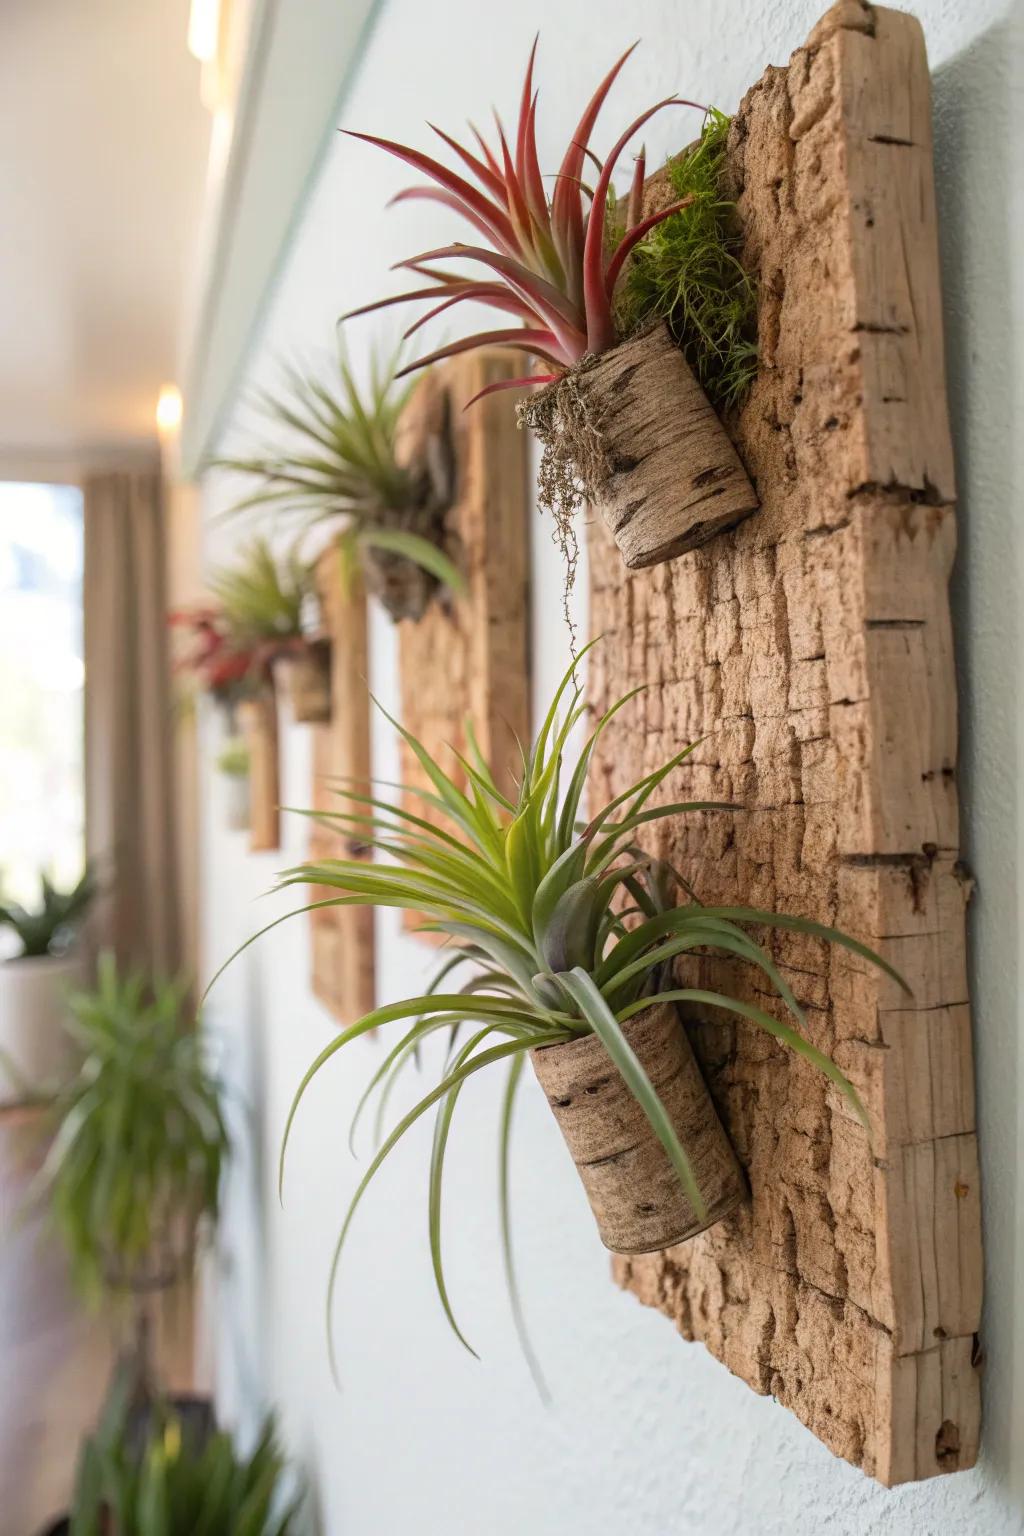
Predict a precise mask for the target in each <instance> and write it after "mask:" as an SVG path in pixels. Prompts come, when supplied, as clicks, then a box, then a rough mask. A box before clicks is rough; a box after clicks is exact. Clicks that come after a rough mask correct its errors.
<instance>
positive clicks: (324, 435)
mask: <svg viewBox="0 0 1024 1536" xmlns="http://www.w3.org/2000/svg"><path fill="white" fill-rule="evenodd" d="M411 389H412V386H411V385H409V384H407V385H405V386H404V388H399V387H397V386H396V383H395V373H394V363H393V362H392V363H390V364H388V365H387V366H383V365H382V364H381V363H380V361H379V359H378V358H377V357H376V356H374V359H373V364H372V370H371V381H370V386H369V388H368V389H367V390H365V391H361V390H360V388H359V386H358V385H357V383H356V380H355V378H354V376H353V374H352V372H351V369H350V368H349V366H348V363H347V362H346V360H345V357H344V355H343V354H341V353H339V355H338V358H337V370H336V377H334V378H331V379H330V380H329V381H327V382H324V381H322V380H321V379H320V378H319V377H318V376H317V374H316V373H314V372H313V371H311V370H310V371H306V372H301V371H300V370H299V369H297V368H293V367H286V368H284V369H283V377H282V381H281V384H280V386H279V388H278V389H277V391H276V392H272V393H271V392H266V393H264V394H262V395H261V396H260V397H259V399H258V406H259V410H260V413H261V417H262V429H263V430H267V429H268V428H269V429H270V430H271V432H272V433H273V434H274V435H275V436H278V437H280V438H281V441H280V444H279V446H276V447H273V448H272V449H271V450H270V451H269V452H264V453H260V454H250V455H243V456H238V457H233V458H222V459H215V460H213V461H212V462H213V464H214V465H215V466H216V467H219V468H222V469H228V470H231V471H234V472H235V473H238V474H242V475H246V476H248V477H250V478H251V479H253V480H255V481H256V483H257V489H256V490H255V491H253V492H252V494H251V495H248V496H246V497H244V498H243V499H241V500H240V501H238V502H237V503H236V504H235V506H234V507H233V508H232V509H231V510H232V512H233V513H239V512H249V513H252V512H258V511H270V512H273V513H280V514H283V515H285V516H290V517H292V518H295V519H297V520H298V521H299V523H300V525H301V526H302V527H303V528H306V527H308V526H309V525H310V524H312V523H318V522H323V521H328V520H329V521H330V522H332V523H340V525H341V527H340V531H339V533H338V535H337V542H338V548H339V553H340V557H341V559H342V561H343V563H344V565H345V567H346V568H351V567H353V566H354V565H355V564H357V563H358V564H359V565H360V566H361V567H362V571H363V575H364V577H365V580H366V584H367V587H368V589H369V590H370V591H371V592H373V593H374V594H375V595H376V596H377V597H378V598H379V599H380V601H381V603H382V604H383V605H384V607H385V609H386V610H387V612H388V613H389V614H390V616H391V618H392V619H394V620H395V621H396V622H397V621H398V620H400V619H419V618H422V616H423V613H424V612H425V610H426V607H427V604H428V602H429V601H430V600H431V598H432V597H433V596H434V594H435V593H436V592H437V591H438V589H439V587H441V588H450V589H455V590H457V589H458V588H459V587H460V586H461V584H462V582H461V577H460V576H459V573H458V570H457V568H456V566H455V565H454V564H453V562H452V560H451V559H450V558H449V555H448V553H447V552H446V550H445V526H444V518H445V512H446V510H447V508H448V506H449V504H450V502H451V497H452V488H453V483H454V474H455V466H454V464H453V462H452V448H451V441H450V436H449V433H448V428H447V423H446V422H438V423H436V424H435V427H434V430H432V431H431V432H430V433H428V434H426V436H425V437H424V439H423V441H422V442H417V443H409V444H403V443H402V441H401V434H400V429H399V421H400V417H401V414H402V410H403V408H404V406H405V404H406V401H407V400H408V397H409V394H410V393H411Z"/></svg>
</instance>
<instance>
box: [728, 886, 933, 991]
mask: <svg viewBox="0 0 1024 1536" xmlns="http://www.w3.org/2000/svg"><path fill="white" fill-rule="evenodd" d="M702 910H703V912H704V913H705V915H706V916H708V917H724V918H727V919H728V920H729V921H731V922H734V923H761V924H763V925H764V926H765V927H766V928H785V929H788V930H789V931H790V932H792V933H806V934H809V935H811V937H813V938H816V939H824V940H825V942H826V943H828V944H839V945H840V946H841V947H842V948H843V949H848V950H849V951H850V953H851V954H854V955H859V956H860V958H861V959H862V960H867V961H869V962H870V963H871V964H872V965H874V966H876V967H877V968H878V970H880V971H884V972H885V974H886V975H887V976H888V977H889V979H890V980H891V981H894V982H895V983H896V985H897V986H898V987H899V988H900V990H901V991H902V992H903V993H904V994H905V995H906V996H907V997H913V995H914V994H913V992H912V990H911V988H910V987H909V986H908V985H907V983H906V981H905V980H904V979H903V977H902V976H901V975H900V973H899V971H898V970H897V969H896V967H895V966H893V965H890V964H889V962H888V960H884V959H883V958H882V956H881V955H880V954H878V953H877V952H876V951H875V950H873V949H871V948H870V946H869V945H867V944H862V943H861V942H860V940H859V939H853V938H851V937H850V935H849V934H848V933H843V932H842V930H841V929H839V928H830V927H829V926H828V925H827V924H826V923H816V922H814V921H813V919H811V918H809V917H795V916H793V915H792V914H790V913H788V912H764V911H761V910H760V909H759V908H757V907H704V908H703V909H702Z"/></svg>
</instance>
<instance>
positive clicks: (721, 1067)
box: [591, 0, 982, 1484]
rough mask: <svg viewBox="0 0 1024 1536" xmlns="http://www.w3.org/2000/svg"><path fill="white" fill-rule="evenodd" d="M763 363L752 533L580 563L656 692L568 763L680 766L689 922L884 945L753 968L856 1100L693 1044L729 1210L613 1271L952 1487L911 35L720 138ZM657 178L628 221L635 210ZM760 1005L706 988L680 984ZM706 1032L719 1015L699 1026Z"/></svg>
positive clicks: (965, 1457) (789, 951) (954, 1174)
mask: <svg viewBox="0 0 1024 1536" xmlns="http://www.w3.org/2000/svg"><path fill="white" fill-rule="evenodd" d="M730 165H731V171H732V174H733V176H734V178H735V188H736V194H737V197H738V207H739V212H740V215H741V217H742V220H743V226H744V245H745V259H746V262H747V264H748V266H749V267H750V268H751V270H753V271H754V272H755V273H756V275H757V278H758V282H759V291H760V300H759V338H760V367H759V372H758V377H757V380H756V382H755V384H754V387H753V390H752V392H751V394H750V396H749V397H748V399H747V400H746V402H745V403H744V405H743V408H742V410H741V412H740V413H739V416H738V417H737V419H736V420H735V421H734V422H733V423H732V424H731V429H732V431H733V436H734V440H735V442H736V445H737V447H738V448H739V451H740V454H741V456H742V458H743V460H744V462H745V464H746V466H747V469H748V471H749V473H750V474H751V476H752V477H753V478H754V480H755V482H756V485H757V489H758V493H759V495H760V498H761V512H760V514H759V515H758V516H757V517H754V518H750V519H749V520H748V521H747V522H745V523H743V524H742V525H741V526H740V527H738V528H736V529H735V530H734V531H732V532H729V533H725V534H723V535H721V536H720V537H718V538H716V539H714V540H712V541H711V542H710V543H708V544H707V545H706V546H704V547H703V548H702V549H699V550H696V551H694V552H692V553H690V554H687V555H684V556H682V557H681V558H680V559H677V560H675V561H673V562H671V563H670V564H668V565H666V566H662V567H660V568H658V569H657V570H654V571H652V572H639V573H637V574H634V575H630V574H628V573H625V572H624V571H623V569H622V561H621V558H620V556H619V554H618V551H617V550H616V548H615V546H614V544H613V543H612V541H611V539H610V538H609V537H608V536H607V535H606V534H605V533H604V531H603V529H602V528H600V527H599V526H597V527H595V528H594V529H593V537H592V539H591V578H592V622H591V629H592V633H594V634H603V635H604V636H605V639H604V641H603V643H602V644H601V645H600V646H599V647H598V648H597V649H596V651H595V652H594V653H593V664H592V668H591V680H592V695H593V704H594V707H595V709H596V710H597V711H600V710H602V709H603V708H604V707H606V705H607V704H608V702H609V701H610V700H612V699H615V698H618V697H619V696H620V695H621V694H623V693H624V692H625V691H626V690H627V689H628V688H630V687H631V686H633V685H634V684H637V683H644V684H648V685H653V686H650V689H649V691H648V692H647V693H645V694H643V695H641V697H640V698H639V699H638V700H637V701H636V703H635V704H634V705H632V706H631V707H630V709H629V710H627V711H624V712H623V715H622V716H621V717H619V719H617V720H616V722H615V724H614V725H613V727H612V729H610V730H609V731H608V732H607V734H606V735H605V737H604V738H603V741H602V744H601V747H600V749H599V752H598V754H597V758H596V776H597V795H598V799H599V800H600V801H603V798H604V797H605V796H606V795H612V794H614V793H615V792H616V791H618V790H619V789H621V788H623V787H624V786H625V785H626V784H628V783H629V782H631V781H632V780H634V779H636V778H637V777H639V776H640V774H642V773H644V772H645V771H647V770H648V769H650V768H652V767H653V766H655V765H657V764H658V763H661V762H663V761H664V760H665V759H666V758H667V757H668V756H670V755H671V754H672V753H673V752H675V751H676V750H677V749H678V748H679V746H680V745H681V743H684V742H687V741H694V740H697V739H699V738H702V737H703V738H706V739H705V740H704V742H703V744H702V746H701V747H700V748H699V749H698V752H697V754H696V755H695V757H694V759H693V760H692V766H690V765H687V767H686V768H685V770H680V772H679V775H678V778H674V780H673V785H672V793H671V796H670V798H672V799H683V798H686V797H687V795H688V794H690V795H692V796H694V797H697V798H708V799H716V800H722V799H728V800H732V801H734V802H735V803H737V804H738V805H739V806H741V807H743V808H744V809H743V810H742V811H740V812H739V813H737V814H736V815H735V816H730V817H724V816H718V817H715V816H710V815H709V816H704V817H700V816H695V817H692V818H688V819H687V820H686V822H685V823H681V824H669V825H668V826H667V828H666V831H665V835H664V839H663V842H662V845H661V848H660V850H659V851H662V852H665V853H667V854H669V855H670V856H671V857H672V858H673V859H674V860H675V862H676V863H677V864H678V865H679V866H680V868H681V869H682V871H683V872H684V874H685V875H686V876H687V877H688V879H689V880H690V881H692V883H693V886H694V888H695V889H696V891H697V892H698V894H699V895H700V898H701V899H702V900H703V901H706V902H711V903H724V904H730V905H731V904H735V903H742V904H744V905H754V906H759V907H768V908H778V909H784V910H787V911H790V912H796V913H801V914H803V915H806V916H809V917H813V918H817V919H819V920H821V921H823V922H826V923H830V924H835V925H837V926H838V927H840V928H843V929H845V930H846V931H847V932H849V933H852V934H854V935H857V936H859V937H861V938H863V939H864V940H865V941H866V942H867V943H869V944H871V945H872V946H874V947H875V948H877V949H880V950H881V951H882V952H883V953H884V954H885V955H886V956H887V957H888V958H889V959H890V960H891V961H892V962H893V963H894V964H895V965H896V966H897V967H898V968H899V970H900V971H901V972H902V974H903V975H904V976H905V977H906V978H907V980H908V981H909V983H910V985H911V986H912V988H913V993H914V996H913V998H912V999H908V998H906V997H905V996H903V995H902V994H901V993H900V992H899V991H898V990H897V988H896V987H895V986H894V985H893V984H891V983H889V982H887V981H886V980H885V979H884V978H882V977H880V975H879V973H878V972H876V971H875V970H873V969H872V968H871V967H870V966H868V965H867V964H865V963H861V962H859V961H857V960H854V959H852V958H851V957H850V955H849V954H848V953H847V952H845V951H841V950H836V949H829V948H827V947H826V946H824V945H822V944H821V943H819V942H817V941H815V940H812V939H809V938H806V937H802V936H799V935H786V936H784V937H782V938H776V939H774V940H772V941H771V942H772V945H773V948H774V950H775V954H776V958H777V960H778V962H779V963H780V964H781V966H782V968H783V970H784V974H785V975H786V977H787V979H788V980H789V981H790V983H791V985H792V986H793V988H794V990H795V992H796V993H797V996H798V998H799V999H800V1000H801V1002H802V1003H803V1004H804V1005H805V1007H806V1010H807V1020H808V1024H807V1028H808V1033H809V1035H810V1036H811V1038H812V1039H813V1040H814V1042H815V1043H816V1044H817V1045H819V1046H820V1047H822V1048H824V1049H825V1050H827V1051H829V1052H831V1053H833V1054H834V1056H835V1059H836V1060H837V1062H838V1063H839V1065H840V1066H841V1067H842V1068H843V1069H844V1070H845V1071H846V1072H847V1073H848V1074H849V1076H850V1077H851V1078H852V1079H853V1080H854V1082H855V1083H856V1085H857V1087H858V1088H859V1090H860V1092H861V1095H862V1097H863V1099H864V1102H865V1104H866V1106H867V1110H868V1113H869V1116H870V1118H871V1122H872V1125H873V1128H874V1145H873V1147H872V1146H871V1145H869V1142H868V1138H867V1136H866V1134H865V1132H864V1130H863V1128H862V1127H861V1126H860V1124H859V1123H858V1122H857V1120H856V1119H854V1118H853V1116H852V1113H851V1111H850V1110H849V1108H848V1106H847V1105H846V1102H845V1100H843V1099H841V1097H840V1096H839V1095H838V1093H837V1092H836V1091H835V1090H834V1089H832V1088H830V1087H829V1086H828V1085H827V1083H826V1080H825V1079H824V1078H823V1077H822V1076H821V1075H820V1074H818V1073H815V1072H814V1071H813V1070H812V1069H811V1068H809V1067H808V1066H807V1065H805V1064H804V1063H803V1062H802V1061H801V1060H800V1059H799V1058H798V1057H796V1056H795V1055H793V1054H792V1053H787V1052H785V1051H784V1050H783V1049H782V1048H781V1047H779V1046H777V1045H776V1044H775V1043H774V1042H772V1041H771V1040H770V1039H769V1038H768V1037H767V1036H765V1035H763V1034H761V1033H760V1032H758V1031H757V1030H756V1029H754V1028H753V1027H752V1026H749V1025H746V1024H742V1023H739V1022H737V1023H735V1024H733V1023H728V1022H726V1023H722V1022H715V1023H712V1022H710V1021H707V1022H704V1023H700V1024H698V1025H697V1027H696V1029H695V1031H694V1036H695V1038H694V1043H695V1046H696V1048H697V1050H698V1054H699V1056H700V1057H701V1060H702V1063H703V1066H704V1068H705V1072H706V1075H707V1078H708V1081H709V1084H710V1087H711V1089H712V1092H713V1094H714V1096H715V1098H716V1100H717V1102H718V1104H719V1106H720V1108H721V1111H722V1114H723V1117H724V1119H725V1121H726V1123H727V1125H728V1127H729V1129H730V1131H731V1134H732V1137H733V1140H734V1142H735V1144H736V1148H737V1151H738V1152H739V1154H740V1157H741V1159H742V1160H743V1162H744V1163H745V1164H746V1167H747V1169H748V1172H749V1175H750V1182H751V1187H752V1192H753V1200H752V1204H751V1205H750V1206H749V1207H747V1208H746V1209H744V1210H742V1211H740V1212H738V1213H736V1214H735V1215H732V1216H730V1217H728V1218H727V1219H726V1220H725V1221H724V1222H722V1223H721V1224H720V1225H718V1226H717V1227H715V1228H713V1229H712V1230H711V1231H709V1232H708V1233H706V1234H704V1235H703V1236H701V1237H699V1238H697V1239H695V1240H694V1241H693V1242H691V1243H689V1244H687V1245H683V1246H680V1247H678V1248H675V1249H670V1250H668V1251H667V1252H666V1253H664V1254H655V1255H650V1256H647V1257H643V1258H622V1259H618V1260H616V1262H615V1270H616V1274H617V1277H618V1279H619V1281H620V1283H621V1284H622V1285H624V1286H625V1287H627V1288H628V1289H630V1290H632V1291H633V1292H635V1293H636V1295H638V1296H639V1297H640V1298H641V1300H643V1301H645V1302H646V1303H648V1304H649V1305H650V1306H654V1307H658V1308H660V1309H661V1310H662V1311H663V1312H666V1313H667V1314H668V1316H669V1317H670V1318H672V1320H673V1321H674V1322H675V1324H676V1326H677V1327H678V1328H679V1330H680V1331H681V1332H682V1333H683V1334H684V1335H685V1336H686V1337H687V1338H691V1339H700V1340H702V1341H703V1342H704V1343H705V1344H706V1346H707V1347H708V1349H710V1350H711V1351H712V1353H713V1354H715V1355H716V1356H717V1357H718V1358H719V1359H720V1360H722V1361H724V1362H725V1364H726V1365H728V1366H729V1368H730V1369H731V1370H733V1371H735V1372H736V1373H737V1374H738V1375H739V1376H741V1377H742V1378H743V1379H744V1380H745V1381H746V1382H748V1383H749V1384H750V1386H752V1387H753V1388H754V1390H755V1391H757V1392H763V1393H771V1394H772V1395H773V1396H775V1397H776V1398H777V1399H778V1400H779V1401H780V1402H781V1403H783V1404H785V1405H786V1406H787V1407H788V1408H791V1409H792V1411H793V1412H794V1413H795V1414H796V1415H797V1416H798V1417H799V1418H800V1419H802V1421H803V1422H804V1424H806V1425H807V1426H808V1427H809V1428H810V1429H811V1430H813V1432H814V1433H815V1434H816V1435H818V1436H819V1437H820V1438H821V1439H822V1440H823V1441H824V1442H825V1444H826V1445H828V1446H829V1447H830V1448H831V1449H832V1450H833V1451H834V1452H835V1453H836V1454H837V1455H839V1456H843V1457H845V1458H846V1459H847V1460H848V1461H850V1462H852V1463H853V1464H854V1465H856V1466H859V1467H862V1468H863V1470H864V1471H865V1472H866V1473H868V1474H870V1475H871V1476H873V1477H876V1478H878V1479H879V1480H880V1481H881V1482H883V1483H886V1484H893V1483H902V1482H908V1481H912V1480H914V1479H917V1478H925V1477H931V1476H934V1475H935V1474H937V1473H940V1472H947V1471H954V1470H956V1469H957V1468H963V1467H970V1466H972V1465H973V1463H974V1461H975V1459H976V1456H977V1450H978V1435H979V1416H980V1408H979V1402H980V1394H979V1380H978V1370H977V1366H976V1362H977V1360H978V1358H979V1352H978V1347H977V1341H976V1338H975V1333H976V1330H977V1328H978V1326H979V1319H980V1311H981V1289H982V1249H981V1218H980V1200H979V1189H978V1149H977V1137H976V1129H975V1110H974V1082H973V1073H972V1059H971V1024H970V1014H969V1007H968V993H967V975H966V964H965V944H964V926H965V907H966V903H967V898H968V895H969V890H970V882H969V880H968V879H967V877H966V875H965V872H964V870H963V867H962V865H961V863H960V859H959V818H958V804H957V779H956V750H957V736H956V677H955V673H954V666H953V641H952V633H951V625H950V612H949V600H948V583H949V575H950V569H951V566H952V561H953V551H954V545H955V539H956V523H955V510H954V499H955V490H954V482H953V459H952V450H951V443H950V435H949V426H948V420H947V410H946V392H945V373H944V363H943V344H942V308H941V293H940V286H939V265H938V252H937V223H936V211H935V195H934V186H933V171H932V135H931V115H930V83H929V76H928V64H927V59H926V56H925V47H924V39H923V36H922V33H921V29H920V26H919V25H918V23H917V21H915V20H914V19H913V18H912V17H911V16H908V15H905V14H903V13H901V12H897V11H892V10H883V9H877V8H873V7H871V6H868V5H865V4H861V3H859V0H844V3H842V4H840V5H836V6H834V7H833V8H832V10H830V11H829V12H828V13H827V15H826V16H825V17H824V18H823V19H822V20H821V21H820V22H819V23H818V25H817V26H816V27H815V28H814V30H813V32H812V33H811V36H810V38H809V39H808V42H807V44H806V46H805V47H803V48H800V49H798V50H797V52H796V53H795V54H794V55H793V58H792V59H791V61H790V63H789V66H788V67H787V68H782V69H775V68H771V69H768V70H767V71H766V73H765V74H764V75H763V76H762V78H761V80H760V81H759V82H758V83H757V85H755V86H754V87H753V89H752V90H751V91H749V92H748V94H747V96H746V97H745V99H744V101H743V103H742V105H741V107H740V109H739V112H738V114H737V117H736V119H735V122H734V125H733V129H732V134H731V139H730ZM657 190H658V189H657V184H656V185H655V187H651V188H649V193H654V194H656V195H657ZM723 966H725V969H726V972H727V976H728V984H729V985H728V988H727V990H728V989H735V995H737V996H739V997H744V996H746V997H747V998H748V999H749V1000H752V1001H757V1002H759V1003H762V1004H763V1003H764V998H763V997H762V996H759V995H758V994H757V992H756V985H757V984H756V980H755V978H754V977H753V976H752V975H747V974H744V972H743V971H742V969H741V968H738V967H737V968H736V969H735V970H733V968H732V966H731V965H727V964H726V962H724V961H723V962H710V961H704V962H701V970H702V972H703V975H704V978H705V980H706V981H707V982H709V983H712V984H713V983H714V980H715V977H716V973H717V976H718V978H719V979H720V980H721V979H722V976H723V971H722V967H723ZM720 1017H721V1016H720Z"/></svg>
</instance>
